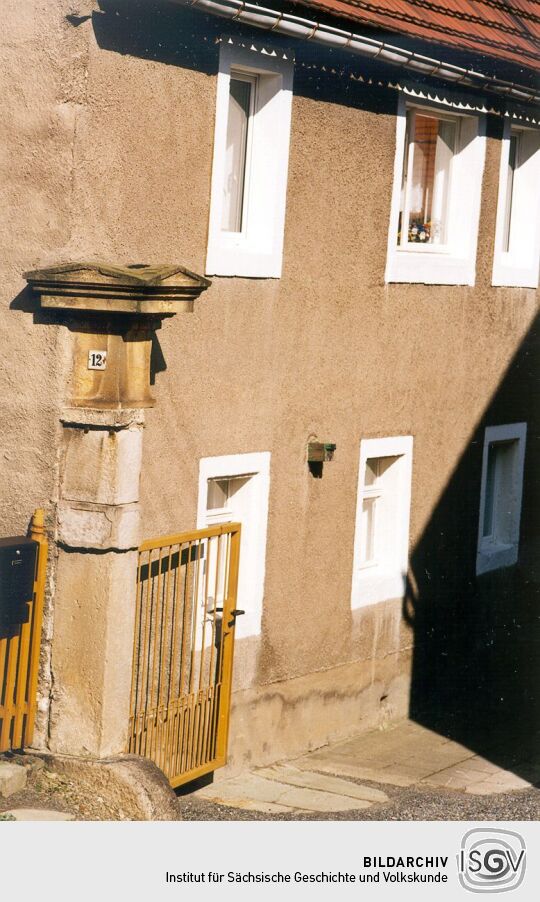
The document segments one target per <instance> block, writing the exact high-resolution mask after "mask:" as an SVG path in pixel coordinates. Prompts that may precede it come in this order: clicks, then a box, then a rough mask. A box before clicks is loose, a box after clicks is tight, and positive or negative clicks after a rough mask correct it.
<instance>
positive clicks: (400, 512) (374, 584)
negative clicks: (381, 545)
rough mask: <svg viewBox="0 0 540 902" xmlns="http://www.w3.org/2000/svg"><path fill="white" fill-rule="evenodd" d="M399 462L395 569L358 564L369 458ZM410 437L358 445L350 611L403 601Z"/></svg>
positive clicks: (407, 537) (409, 479)
mask: <svg viewBox="0 0 540 902" xmlns="http://www.w3.org/2000/svg"><path fill="white" fill-rule="evenodd" d="M397 456H399V457H400V458H401V460H400V461H399V467H400V469H399V487H398V497H397V499H396V516H397V517H398V520H399V542H400V547H399V552H398V561H397V566H396V567H395V569H392V570H390V571H388V570H387V571H381V568H378V567H362V566H361V565H360V563H359V562H360V557H361V553H360V528H361V527H360V524H361V517H362V498H363V491H364V474H365V470H366V460H367V458H368V457H397ZM412 457H413V437H412V435H398V436H391V437H385V438H371V439H362V441H361V442H360V462H359V469H358V494H357V499H356V519H355V532H354V553H353V572H352V588H351V608H353V609H355V608H361V607H364V606H365V605H369V604H375V603H377V602H379V601H387V600H389V599H391V598H403V596H404V594H405V588H406V580H407V570H408V566H409V524H410V512H411V492H412Z"/></svg>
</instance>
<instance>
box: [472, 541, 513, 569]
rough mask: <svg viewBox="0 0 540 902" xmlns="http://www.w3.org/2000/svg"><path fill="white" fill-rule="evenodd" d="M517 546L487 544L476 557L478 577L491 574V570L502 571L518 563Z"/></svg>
mask: <svg viewBox="0 0 540 902" xmlns="http://www.w3.org/2000/svg"><path fill="white" fill-rule="evenodd" d="M517 559H518V546H517V545H495V544H488V543H485V544H484V545H483V546H482V548H481V550H480V551H479V552H478V554H477V556H476V575H477V576H480V575H481V574H482V573H489V571H490V570H501V569H502V568H503V567H512V566H513V565H514V564H516V563H517Z"/></svg>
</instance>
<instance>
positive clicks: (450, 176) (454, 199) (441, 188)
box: [386, 95, 485, 285]
mask: <svg viewBox="0 0 540 902" xmlns="http://www.w3.org/2000/svg"><path fill="white" fill-rule="evenodd" d="M484 128H485V124H484V117H483V116H479V115H465V114H461V113H456V112H455V111H453V110H447V109H446V108H441V107H440V106H435V105H419V104H416V103H409V102H408V101H407V100H406V98H405V97H404V96H403V95H402V96H400V99H399V103H398V115H397V126H396V156H395V163H394V187H393V192H392V206H391V214H390V229H389V234H388V256H387V265H386V281H387V282H425V283H428V284H435V285H474V280H475V269H476V246H477V238H478V225H479V219H480V192H481V184H482V172H483V167H484V156H485V137H484Z"/></svg>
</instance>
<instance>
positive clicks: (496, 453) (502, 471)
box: [484, 440, 518, 544]
mask: <svg viewBox="0 0 540 902" xmlns="http://www.w3.org/2000/svg"><path fill="white" fill-rule="evenodd" d="M517 444H518V443H517V441H516V440H512V441H507V442H491V443H490V444H489V447H488V456H487V472H486V499H485V506H484V538H489V539H491V540H492V541H493V542H499V543H503V544H504V543H505V542H507V541H509V540H510V539H511V536H509V535H508V534H507V533H508V530H507V526H508V524H507V519H508V518H507V515H508V513H509V506H511V504H512V499H511V497H508V495H509V492H510V490H511V483H512V469H513V464H514V458H515V455H516V452H517Z"/></svg>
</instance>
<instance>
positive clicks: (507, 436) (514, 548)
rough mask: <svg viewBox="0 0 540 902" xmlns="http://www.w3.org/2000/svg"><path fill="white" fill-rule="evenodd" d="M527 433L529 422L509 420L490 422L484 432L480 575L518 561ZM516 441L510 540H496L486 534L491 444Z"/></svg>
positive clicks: (477, 568) (479, 543) (478, 563)
mask: <svg viewBox="0 0 540 902" xmlns="http://www.w3.org/2000/svg"><path fill="white" fill-rule="evenodd" d="M526 437H527V424H526V423H510V424H506V425H504V426H488V427H487V428H486V430H485V434H484V450H483V455H482V477H481V483H480V512H479V517H478V551H477V555H476V573H477V575H480V574H482V573H487V572H488V571H490V570H499V569H500V568H501V567H511V566H512V565H513V564H515V563H516V562H517V559H518V553H519V528H520V520H521V501H522V496H523V469H524V464H525V441H526ZM507 441H517V443H518V447H517V452H516V455H515V458H514V465H513V471H512V485H511V487H510V488H511V495H512V502H513V510H512V524H511V532H512V535H511V541H510V542H507V543H504V544H502V543H494V542H493V540H492V538H491V537H486V536H484V535H483V532H484V513H485V506H486V484H487V470H488V454H489V446H490V445H491V444H493V443H496V442H507Z"/></svg>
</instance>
